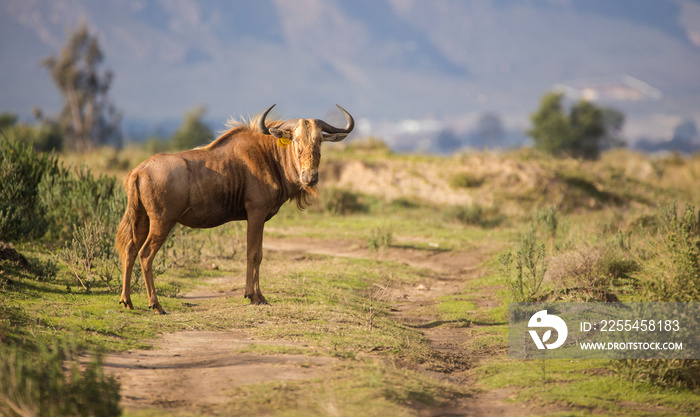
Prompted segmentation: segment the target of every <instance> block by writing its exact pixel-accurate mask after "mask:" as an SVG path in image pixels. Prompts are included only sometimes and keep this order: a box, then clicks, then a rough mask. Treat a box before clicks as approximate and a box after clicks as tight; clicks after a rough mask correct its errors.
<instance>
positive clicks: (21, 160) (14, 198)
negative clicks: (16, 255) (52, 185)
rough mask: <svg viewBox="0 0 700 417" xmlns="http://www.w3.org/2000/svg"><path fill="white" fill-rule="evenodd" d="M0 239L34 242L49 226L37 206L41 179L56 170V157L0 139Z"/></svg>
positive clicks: (18, 143)
mask: <svg viewBox="0 0 700 417" xmlns="http://www.w3.org/2000/svg"><path fill="white" fill-rule="evenodd" d="M0 156H1V157H2V161H1V162H0V240H8V241H14V240H19V239H35V238H39V237H41V236H43V235H44V233H45V232H46V228H47V226H48V223H47V221H46V219H45V215H46V210H45V208H44V207H43V205H42V204H41V203H40V199H39V197H38V196H39V185H40V183H41V180H42V178H44V177H46V176H49V177H50V176H52V175H55V173H56V172H58V171H59V165H58V158H57V157H56V156H55V155H53V154H46V153H44V154H39V153H37V152H36V151H35V150H34V149H32V147H31V146H30V145H28V144H26V143H20V142H11V141H9V140H6V139H5V138H4V137H3V138H0Z"/></svg>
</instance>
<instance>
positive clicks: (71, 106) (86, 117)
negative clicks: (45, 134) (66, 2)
mask: <svg viewBox="0 0 700 417" xmlns="http://www.w3.org/2000/svg"><path fill="white" fill-rule="evenodd" d="M103 59H104V56H103V54H102V50H101V49H100V45H99V43H98V41H97V37H95V36H92V35H91V34H90V33H89V31H88V28H87V24H86V23H85V21H83V22H81V23H80V25H79V26H78V28H77V29H76V30H75V31H74V32H73V33H71V34H70V35H69V38H68V40H67V41H66V44H65V45H64V46H63V48H61V51H60V54H59V56H58V57H55V56H50V57H48V58H45V59H44V60H42V61H41V65H42V66H44V67H46V68H47V69H48V70H49V72H50V73H51V78H53V81H54V83H55V84H56V87H58V89H59V91H60V92H61V95H62V96H63V110H62V111H61V114H60V115H59V116H57V117H56V119H55V121H54V122H55V123H56V124H57V125H58V126H60V129H61V130H62V131H63V132H64V134H65V137H66V140H67V143H66V145H68V146H69V147H71V148H74V149H76V150H78V151H86V150H88V149H90V148H92V147H93V146H95V145H102V144H106V143H113V144H117V145H118V144H120V143H119V142H120V139H121V132H120V129H119V123H120V121H121V115H120V114H119V112H117V110H116V109H115V107H114V106H113V105H112V103H111V101H110V100H109V98H108V96H107V92H108V91H109V87H110V85H111V83H112V72H111V71H109V70H106V71H104V72H102V73H100V72H99V70H98V66H99V65H100V64H101V63H102V60H103ZM36 113H37V115H38V116H39V117H40V118H41V119H43V116H42V113H41V111H40V110H37V111H36Z"/></svg>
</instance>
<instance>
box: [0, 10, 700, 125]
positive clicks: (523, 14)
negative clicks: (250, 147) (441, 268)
mask: <svg viewBox="0 0 700 417" xmlns="http://www.w3.org/2000/svg"><path fill="white" fill-rule="evenodd" d="M80 19H85V20H86V21H87V22H88V25H89V27H90V28H91V30H92V31H93V33H96V34H97V36H98V38H99V40H100V43H101V45H102V47H103V49H104V53H105V56H106V60H105V67H108V68H110V69H111V70H112V71H113V72H114V74H115V80H114V84H113V88H112V91H111V95H112V97H113V99H114V102H115V104H116V106H117V107H118V108H119V109H121V111H122V112H123V114H124V121H125V123H130V122H135V121H139V122H149V123H158V122H159V121H163V120H174V119H178V118H180V117H181V116H182V115H183V114H184V113H185V112H186V111H187V110H188V109H190V108H192V107H193V106H194V105H197V104H201V105H205V106H207V108H208V109H209V113H208V114H209V118H211V119H212V120H215V121H220V122H223V120H225V119H226V118H227V117H229V116H231V115H235V116H237V115H240V114H243V115H246V114H255V113H258V112H260V111H262V110H264V109H265V108H266V107H268V106H269V105H271V104H273V103H277V104H278V106H277V108H278V109H279V111H280V112H281V115H282V116H285V117H324V116H325V115H327V114H329V112H331V111H333V109H334V106H333V105H334V104H335V103H339V104H341V105H342V106H343V107H345V108H347V109H348V110H350V111H351V112H352V113H353V114H354V115H355V116H356V118H358V119H366V120H367V121H368V122H371V124H370V125H375V126H376V125H378V124H379V123H381V122H382V121H392V122H400V121H402V120H405V119H436V120H439V121H442V122H445V123H447V124H448V125H449V126H454V127H455V128H456V129H460V128H464V129H466V128H468V127H469V126H471V125H472V124H473V123H474V121H475V120H477V119H478V118H479V117H480V116H481V115H483V114H484V113H488V112H492V113H497V114H499V115H500V117H501V118H502V120H503V121H504V122H505V124H506V125H507V126H508V127H511V128H525V127H527V125H528V123H529V119H528V117H529V114H530V113H532V112H533V111H534V110H535V109H536V108H537V106H538V102H539V99H540V97H541V96H542V95H543V94H544V93H546V92H547V91H550V90H551V89H552V88H554V87H555V86H557V85H582V84H581V83H584V84H585V81H586V80H596V79H598V80H606V79H617V80H619V79H623V78H621V76H622V75H623V74H624V75H629V76H631V77H633V79H634V80H640V81H642V82H643V83H644V85H647V86H649V87H651V88H653V89H654V91H658V92H659V93H660V94H659V96H658V97H642V98H643V100H637V101H630V100H624V101H621V100H608V101H605V102H602V104H605V105H611V106H614V107H617V108H620V109H621V110H622V111H624V112H625V113H626V114H627V115H628V123H627V128H626V131H625V133H626V135H627V136H628V137H630V138H632V139H634V138H637V137H640V136H650V137H657V138H663V137H667V136H668V135H669V134H670V132H671V131H672V129H673V128H674V127H675V126H676V125H678V124H679V123H681V122H682V121H683V120H684V119H692V120H695V121H696V122H697V123H700V4H699V3H698V2H695V1H690V0H677V1H674V0H667V1H662V0H658V1H648V0H616V1H608V0H589V1H584V0H580V1H575V0H552V1H535V0H532V1H526V0H521V1H518V0H500V1H452V0H430V1H428V0H354V1H351V0H347V1H341V0H293V1H292V0H258V1H255V2H251V1H224V0H219V1H194V0H154V1H130V0H105V1H100V2H94V1H87V0H0V58H1V64H0V85H2V90H3V93H2V94H1V95H0V111H13V112H16V113H19V114H20V115H21V116H22V117H23V118H28V117H30V115H31V110H32V108H33V107H34V106H37V105H38V106H41V107H42V108H44V109H45V111H46V112H47V113H51V112H55V111H57V110H58V109H59V107H60V97H59V96H58V93H57V91H56V89H55V87H54V86H53V85H52V83H51V81H50V78H49V76H48V73H47V72H46V70H45V69H42V68H40V67H39V65H38V62H39V61H40V60H41V59H42V58H44V57H46V56H48V55H50V54H55V53H57V51H58V49H59V48H60V46H61V45H62V43H63V42H64V40H65V38H66V33H67V31H68V30H69V29H70V28H74V27H75V26H76V25H77V23H78V21H79V20H80ZM577 83H578V84H577Z"/></svg>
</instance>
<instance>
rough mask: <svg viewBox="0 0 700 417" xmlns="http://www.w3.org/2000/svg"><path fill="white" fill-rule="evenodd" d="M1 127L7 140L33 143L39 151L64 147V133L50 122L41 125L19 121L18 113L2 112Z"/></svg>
mask: <svg viewBox="0 0 700 417" xmlns="http://www.w3.org/2000/svg"><path fill="white" fill-rule="evenodd" d="M0 129H1V130H2V133H3V136H4V137H5V139H6V140H10V141H12V142H20V143H24V144H26V145H31V147H33V148H34V149H35V150H37V151H42V152H48V151H60V150H61V148H62V147H63V135H62V134H61V132H60V131H59V130H58V129H57V128H56V126H52V125H51V124H48V123H44V124H41V125H39V126H35V125H27V124H24V123H17V115H16V114H13V113H2V114H0Z"/></svg>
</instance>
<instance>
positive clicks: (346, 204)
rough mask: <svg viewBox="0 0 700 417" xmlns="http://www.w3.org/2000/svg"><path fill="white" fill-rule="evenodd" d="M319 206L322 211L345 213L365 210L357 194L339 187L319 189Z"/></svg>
mask: <svg viewBox="0 0 700 417" xmlns="http://www.w3.org/2000/svg"><path fill="white" fill-rule="evenodd" d="M321 207H322V208H323V211H326V212H329V213H332V214H335V215H341V216H342V215H346V214H353V213H361V212H365V211H367V207H366V206H365V205H364V204H362V202H361V201H360V197H359V196H358V194H356V193H354V192H352V191H348V190H342V189H340V188H324V189H322V190H321Z"/></svg>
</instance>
